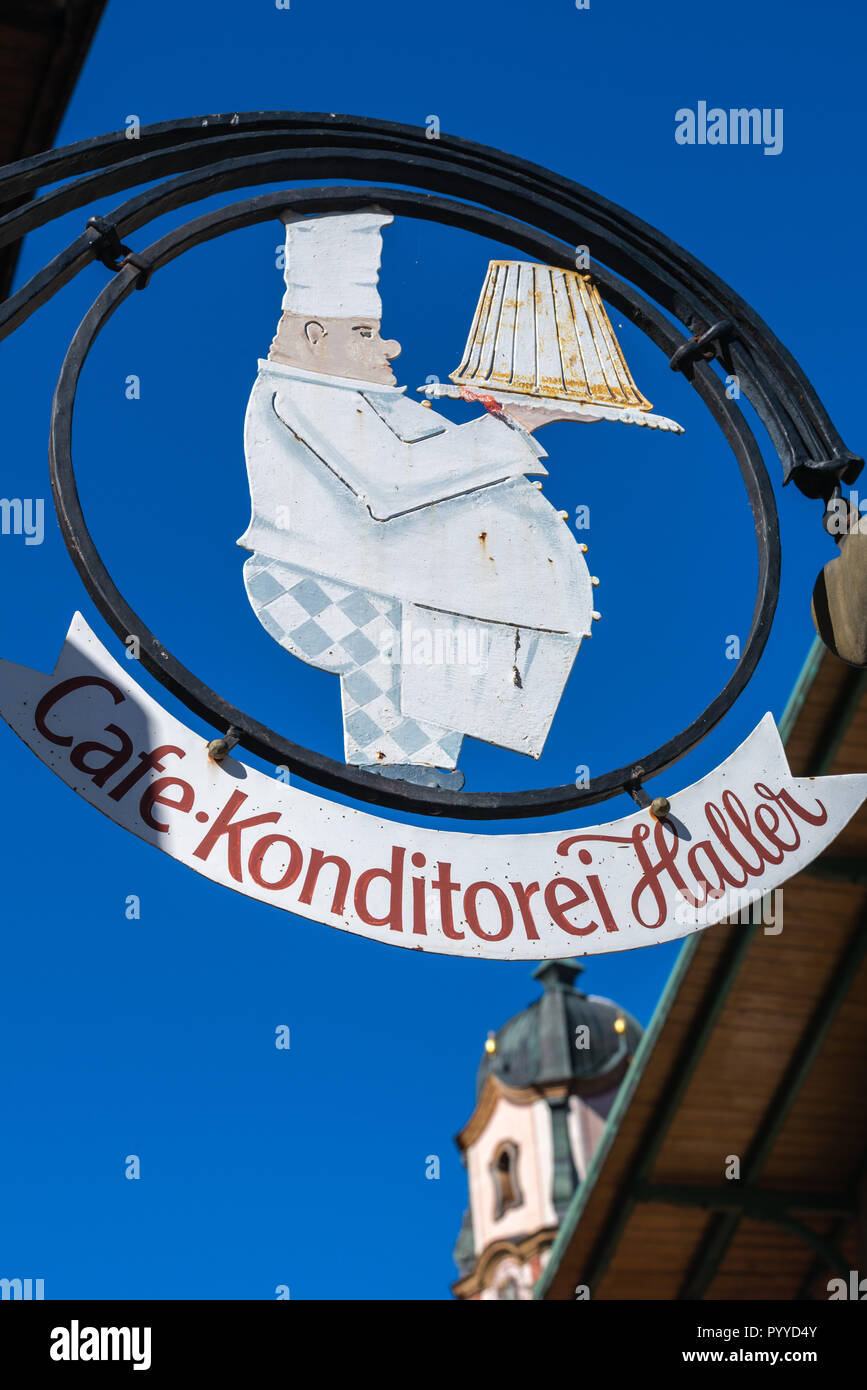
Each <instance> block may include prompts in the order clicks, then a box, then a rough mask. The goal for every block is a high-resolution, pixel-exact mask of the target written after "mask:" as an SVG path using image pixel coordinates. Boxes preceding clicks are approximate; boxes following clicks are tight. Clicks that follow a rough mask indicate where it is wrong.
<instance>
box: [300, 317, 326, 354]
mask: <svg viewBox="0 0 867 1390" xmlns="http://www.w3.org/2000/svg"><path fill="white" fill-rule="evenodd" d="M326 331H327V330H326V329H325V327H324V325H323V324H321V323H320V322H319V320H318V319H310V321H309V323H305V325H304V336H305V337H306V339H307V341H308V343H309V344H310V346H311V347H318V346H319V344H320V343H321V342H322V339H323V338H324V337H325V334H326Z"/></svg>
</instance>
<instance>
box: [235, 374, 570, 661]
mask: <svg viewBox="0 0 867 1390" xmlns="http://www.w3.org/2000/svg"><path fill="white" fill-rule="evenodd" d="M405 390H406V388H405V387H396V386H380V385H377V384H375V383H371V382H365V381H356V380H352V379H350V378H345V377H332V376H326V375H322V374H317V373H314V372H308V371H304V370H303V369H300V368H296V367H287V366H284V365H282V364H281V363H277V362H270V361H260V362H259V375H258V377H257V379H256V383H255V385H254V387H253V390H252V393H251V396H250V401H249V404H248V407H247V416H246V421H245V431H244V443H245V452H246V457H247V470H248V476H249V482H250V495H251V501H252V519H251V522H250V525H249V527H248V529H247V530H246V531H245V532H244V535H243V536H242V537H241V538H240V540H239V542H238V544H239V545H241V546H243V547H244V548H245V549H248V550H252V551H255V552H258V553H259V554H262V555H267V556H270V557H271V558H273V559H277V560H283V561H285V562H286V563H288V564H292V565H296V566H298V567H300V568H302V569H307V570H309V571H311V572H312V573H314V574H320V575H325V576H329V577H331V578H333V579H337V580H341V581H342V582H344V583H347V584H350V585H353V586H357V587H360V588H362V589H369V590H371V591H374V592H376V593H379V594H387V595H393V596H395V597H396V598H399V599H401V600H402V601H404V602H410V603H413V604H415V605H422V606H426V607H430V608H433V609H437V610H440V611H443V612H446V613H452V614H460V615H462V616H465V617H467V618H475V619H480V620H483V621H487V622H493V623H506V624H511V625H513V626H518V627H521V628H533V629H541V630H543V631H547V632H556V633H561V634H570V635H572V636H573V637H574V639H575V647H576V649H577V645H578V644H579V643H580V641H581V638H582V637H583V636H586V635H588V634H589V632H590V625H591V612H592V589H591V586H590V580H589V575H588V573H587V568H586V565H585V563H584V557H583V555H582V554H581V551H580V550H579V548H578V545H577V544H576V542H575V539H574V537H573V535H572V533H571V532H570V530H569V527H568V525H567V524H566V523H565V521H564V520H563V518H562V517H561V516H560V515H559V514H558V513H557V512H556V511H555V510H554V509H553V508H552V507H551V505H550V503H549V502H548V501H547V499H546V498H545V497H543V495H542V493H541V492H540V491H539V490H538V489H537V488H536V487H534V485H533V484H532V482H530V481H528V475H529V476H532V475H536V474H541V475H546V474H547V470H546V469H545V467H544V466H543V464H542V463H541V461H540V460H541V459H542V458H544V457H546V454H545V451H544V449H542V448H541V447H540V446H539V445H538V444H537V443H536V441H535V440H534V439H533V437H532V435H530V434H529V433H528V432H527V431H526V430H524V429H522V428H521V426H520V425H518V424H517V423H516V422H514V423H512V424H507V423H506V421H505V420H504V419H501V418H498V417H496V416H493V415H489V414H486V415H485V416H483V417H481V418H479V419H476V420H472V421H470V422H469V423H467V424H461V425H457V424H455V423H454V422H453V421H451V420H449V419H447V418H446V417H445V416H443V415H440V414H438V412H436V411H435V410H432V409H427V408H425V407H423V406H421V405H419V404H417V403H416V402H414V401H412V400H407V399H406V396H405V394H404V393H405Z"/></svg>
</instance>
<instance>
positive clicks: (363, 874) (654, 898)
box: [0, 614, 867, 960]
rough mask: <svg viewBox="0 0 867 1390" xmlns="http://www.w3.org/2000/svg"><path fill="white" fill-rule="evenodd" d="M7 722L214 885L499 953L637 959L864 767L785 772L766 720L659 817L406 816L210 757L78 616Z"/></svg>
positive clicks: (327, 916)
mask: <svg viewBox="0 0 867 1390" xmlns="http://www.w3.org/2000/svg"><path fill="white" fill-rule="evenodd" d="M0 713H2V715H3V717H4V719H5V720H6V721H7V723H8V724H9V725H10V726H11V727H12V728H13V729H14V730H15V732H16V733H17V734H18V735H19V736H20V737H21V738H22V739H23V740H24V742H25V743H26V744H27V745H28V747H29V748H31V749H32V750H33V752H34V753H36V755H37V756H38V757H39V758H40V759H41V760H42V761H43V762H44V763H47V764H48V766H49V767H50V768H52V770H53V771H54V772H56V773H57V775H58V776H59V777H60V778H61V779H62V780H63V781H64V782H66V784H67V785H68V786H70V787H72V789H73V790H74V791H76V792H78V794H79V795H80V796H83V797H84V798H85V799H86V800H87V801H89V802H91V804H92V805H94V806H96V807H97V809H98V810H100V811H102V812H103V813H104V814H105V815H107V816H109V817H110V818H111V819H112V820H114V821H117V823H118V824H119V825H121V826H123V827H124V829H126V830H130V831H132V832H133V834H135V835H138V836H139V837H140V838H141V839H144V840H148V841H149V842H150V843H151V844H154V845H156V846H157V847H158V848H159V849H161V850H164V851H165V853H167V854H170V855H171V856H172V857H173V858H174V859H178V860H180V861H181V862H182V863H184V864H186V865H188V867H190V868H192V869H195V870H196V872H197V873H200V874H203V875H204V876H205V877H207V878H210V879H213V880H214V882H216V883H222V884H224V885H225V886H226V887H227V888H233V889H235V891H236V892H239V893H245V894H247V896H248V897H252V898H258V899H259V900H260V901H261V902H267V903H271V904H273V905H274V906H275V907H279V908H282V909H283V910H284V911H286V912H295V913H298V914H299V915H300V916H302V917H309V918H311V919H312V920H314V921H317V922H324V923H327V924H328V925H329V926H334V927H338V928H340V929H341V930H343V931H350V932H354V933H356V934H357V935H360V936H366V937H370V938H371V939H372V940H375V941H382V942H388V943H389V944H390V945H395V946H405V947H408V948H409V949H411V950H421V951H434V952H438V953H440V954H445V955H458V956H481V957H485V958H486V959H490V960H541V959H544V958H549V957H553V958H556V957H563V956H573V955H590V954H595V953H597V952H602V951H623V950H629V949H631V948H633V947H636V946H647V945H650V944H652V943H654V942H657V941H673V940H676V939H677V938H678V937H682V936H685V935H687V934H688V933H689V932H691V931H695V930H697V929H699V928H700V927H703V926H707V925H709V924H710V923H712V922H717V921H720V920H722V919H724V918H726V917H730V916H733V915H735V914H736V913H738V912H739V911H741V910H742V909H743V908H744V907H745V906H746V905H747V904H749V903H751V902H753V901H755V900H756V899H757V898H760V897H762V896H763V895H764V894H765V893H767V892H769V891H770V890H771V889H773V888H776V887H778V886H779V885H780V884H781V883H784V882H785V880H786V879H788V878H790V877H791V876H792V875H793V874H796V873H797V872H798V871H799V870H800V869H803V868H805V867H806V865H808V864H809V863H810V862H811V860H813V859H815V858H816V856H817V855H818V854H820V853H821V851H822V850H823V849H824V848H825V846H826V845H828V844H830V842H831V841H832V840H833V839H834V838H835V836H836V835H838V834H839V832H840V830H841V829H842V828H843V826H844V825H845V824H846V822H847V821H848V820H849V819H850V818H851V816H852V815H854V813H855V811H857V809H858V807H859V806H860V805H861V803H862V801H863V800H864V799H865V796H867V775H851V776H843V777H821V778H814V777H809V778H793V777H792V776H791V774H790V772H789V768H788V764H787V762H786V758H785V754H784V752H783V747H782V744H781V742H780V737H779V734H778V732H777V729H776V726H775V724H774V721H773V719H772V717H771V715H770V714H768V715H766V716H765V718H764V719H763V720H762V721H761V723H760V724H759V725H758V727H757V728H756V729H755V730H754V731H753V733H752V734H751V735H750V736H749V738H748V739H747V740H746V741H745V742H744V743H742V744H741V746H740V747H739V748H738V749H736V751H735V752H734V753H732V755H731V757H729V758H727V759H726V761H725V762H724V763H722V764H721V765H720V766H719V767H718V768H716V769H715V771H713V772H711V773H710V774H709V775H708V776H707V777H703V778H702V779H701V781H699V782H696V783H695V784H694V785H693V786H691V787H686V788H685V789H684V790H683V791H681V792H677V793H675V794H673V795H671V796H670V797H669V801H670V803H671V812H670V814H669V816H667V817H666V818H665V820H664V821H661V822H657V821H655V820H654V819H653V817H652V816H651V815H650V813H649V812H648V811H636V812H635V813H633V814H632V815H629V816H624V817H623V818H622V819H620V820H616V821H609V822H607V823H605V824H602V825H596V826H590V827H586V828H584V829H580V830H575V831H568V830H567V831H564V830H550V831H542V832H540V833H538V834H520V833H509V834H498V835H491V834H466V833H462V832H458V831H452V830H442V829H435V828H427V827H416V826H409V825H403V824H401V823H398V822H393V821H388V820H383V819H380V818H379V817H377V816H375V815H371V814H370V813H369V812H367V811H361V810H356V809H354V808H352V807H348V806H343V805H340V804H337V803H335V802H331V801H328V800H324V799H323V798H321V797H318V796H314V795H311V794H310V793H309V792H304V791H300V790H298V789H296V788H294V787H291V786H289V785H287V784H284V783H282V782H280V781H278V780H276V779H274V778H271V777H268V776H266V775H265V774H263V773H261V772H258V771H256V770H255V769H254V768H250V767H247V766H245V765H244V764H243V763H241V762H239V761H236V760H235V759H233V758H231V757H228V758H226V759H225V761H224V762H222V763H219V764H218V763H215V762H213V761H212V760H211V759H210V758H209V756H208V752H207V742H206V740H205V739H203V738H201V737H200V735H198V734H196V733H194V732H193V731H192V730H191V729H188V728H187V727H186V726H185V725H184V724H182V723H181V722H180V721H179V720H177V719H175V718H174V717H173V716H172V715H171V714H169V713H168V712H167V711H166V710H164V709H163V708H162V707H161V706H160V705H159V704H158V703H157V702H156V701H155V700H153V699H152V698H151V697H150V695H148V694H147V693H146V692H145V691H144V690H142V688H141V687H140V686H139V685H138V684H137V683H136V682H135V681H134V680H132V679H131V678H130V675H129V673H128V671H126V670H124V669H123V668H122V667H121V666H120V665H119V664H118V663H117V662H116V661H115V660H114V659H113V658H112V657H111V656H110V655H109V653H108V652H107V651H106V649H105V648H104V647H103V646H102V644H101V643H100V642H99V641H98V640H97V638H96V637H95V635H94V634H93V632H92V631H91V630H90V628H89V627H88V626H87V623H86V622H85V621H84V619H83V618H82V617H81V615H80V614H76V615H75V617H74V619H73V622H72V625H71V627H70V630H69V633H68V635H67V638H66V642H65V644H64V647H63V650H62V652H61V654H60V658H59V660H58V663H57V666H56V668H55V670H54V671H53V672H52V674H51V675H43V674H41V673H39V672H36V671H31V670H28V669H27V668H26V667H22V666H16V665H13V664H12V663H11V662H8V661H0Z"/></svg>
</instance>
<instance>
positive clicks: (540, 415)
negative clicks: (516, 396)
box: [503, 405, 602, 434]
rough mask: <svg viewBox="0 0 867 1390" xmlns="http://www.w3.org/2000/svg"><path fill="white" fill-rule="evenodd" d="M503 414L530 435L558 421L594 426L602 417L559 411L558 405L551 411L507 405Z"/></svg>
mask: <svg viewBox="0 0 867 1390" xmlns="http://www.w3.org/2000/svg"><path fill="white" fill-rule="evenodd" d="M503 413H504V414H505V415H508V416H509V417H510V418H511V419H512V420H515V421H516V422H517V423H518V424H519V425H521V426H522V427H523V428H524V429H525V430H527V432H528V433H529V434H532V433H533V430H537V429H539V428H541V426H542V425H550V424H553V423H554V422H555V421H556V420H572V421H577V423H578V424H582V425H592V424H595V423H596V422H597V421H598V420H600V419H601V418H602V417H601V415H573V414H569V413H568V412H567V411H564V410H558V409H557V407H556V405H552V406H551V408H550V410H548V409H540V407H539V406H528V405H507V406H504V407H503Z"/></svg>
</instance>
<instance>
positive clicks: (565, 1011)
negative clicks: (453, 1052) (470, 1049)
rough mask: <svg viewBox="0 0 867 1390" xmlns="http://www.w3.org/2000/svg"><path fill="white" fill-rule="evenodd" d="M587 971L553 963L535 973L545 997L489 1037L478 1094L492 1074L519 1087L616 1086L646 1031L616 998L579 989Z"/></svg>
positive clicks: (574, 964)
mask: <svg viewBox="0 0 867 1390" xmlns="http://www.w3.org/2000/svg"><path fill="white" fill-rule="evenodd" d="M583 969H584V967H583V966H582V965H579V963H578V961H575V960H549V961H543V963H542V964H541V965H540V966H539V967H538V969H536V970H534V971H533V978H534V979H536V980H539V981H541V983H542V985H543V986H544V993H543V994H542V995H541V997H540V998H539V999H534V1000H533V1002H532V1003H531V1004H528V1005H527V1008H526V1009H524V1010H522V1012H521V1013H519V1014H515V1016H514V1018H510V1019H509V1021H508V1023H504V1024H503V1026H502V1028H500V1029H499V1031H498V1032H496V1033H494V1034H492V1035H491V1036H490V1037H489V1039H488V1042H487V1044H486V1046H485V1052H484V1055H483V1057H482V1060H481V1063H480V1064H479V1071H478V1077H477V1081H476V1094H477V1095H481V1092H482V1089H483V1087H484V1084H485V1082H486V1080H487V1079H488V1077H489V1076H494V1077H495V1078H496V1079H497V1080H498V1081H501V1082H502V1083H503V1084H504V1085H505V1086H511V1087H515V1088H521V1087H525V1086H542V1085H547V1084H549V1083H553V1082H562V1081H571V1080H577V1081H581V1082H586V1083H588V1090H593V1091H595V1090H600V1089H604V1083H605V1082H606V1081H608V1082H609V1084H616V1081H617V1079H618V1077H617V1073H618V1072H619V1071H620V1069H621V1067H622V1066H623V1063H624V1062H625V1060H626V1058H627V1057H630V1056H632V1055H633V1054H634V1052H635V1049H636V1048H637V1046H638V1043H639V1041H640V1039H641V1032H642V1030H641V1027H640V1025H639V1024H638V1023H637V1022H636V1021H635V1019H634V1018H633V1017H632V1016H631V1015H630V1014H628V1013H627V1012H626V1011H625V1009H621V1008H620V1007H619V1005H617V1004H615V1003H613V1002H612V1001H611V1000H610V999H602V998H600V997H599V996H598V995H595V994H582V993H581V991H580V990H578V989H576V988H575V985H574V981H575V980H576V979H577V977H578V975H579V974H581V972H582V971H583ZM585 1030H586V1031H585Z"/></svg>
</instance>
